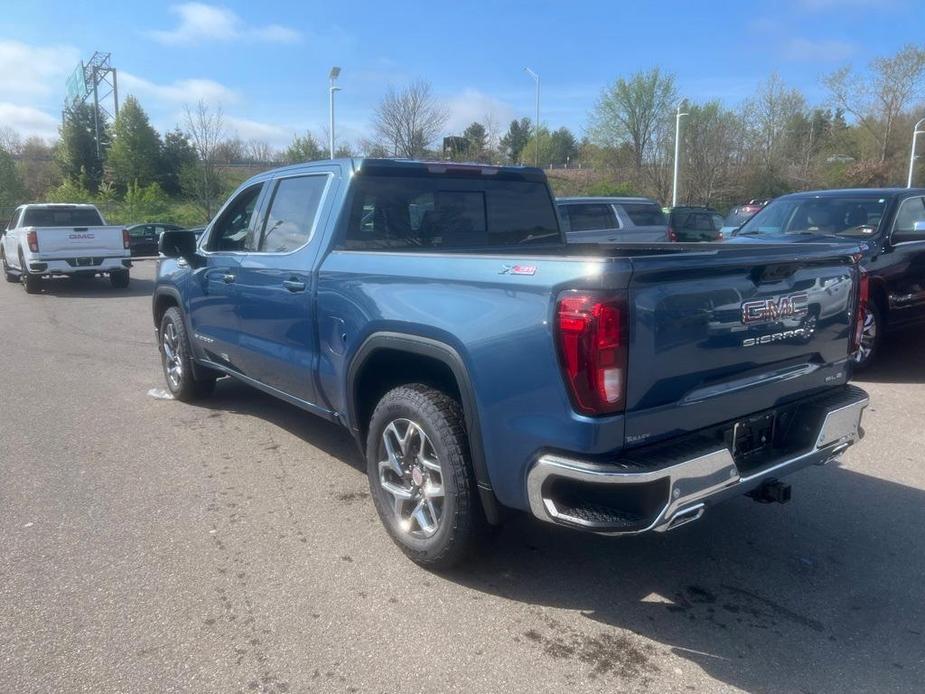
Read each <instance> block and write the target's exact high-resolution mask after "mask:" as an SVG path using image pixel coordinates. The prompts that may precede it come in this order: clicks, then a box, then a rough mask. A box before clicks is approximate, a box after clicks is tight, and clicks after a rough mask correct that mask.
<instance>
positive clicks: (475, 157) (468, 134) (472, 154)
mask: <svg viewBox="0 0 925 694" xmlns="http://www.w3.org/2000/svg"><path fill="white" fill-rule="evenodd" d="M462 136H463V137H464V138H465V139H466V142H467V150H468V151H467V152H466V156H467V157H468V159H469V160H470V161H482V160H483V159H485V156H486V151H487V149H488V132H487V131H486V130H485V126H484V125H482V124H481V123H479V122H475V123H472V124H471V125H470V126H469V127H468V128H466V129H465V130H464V131H463V135H462Z"/></svg>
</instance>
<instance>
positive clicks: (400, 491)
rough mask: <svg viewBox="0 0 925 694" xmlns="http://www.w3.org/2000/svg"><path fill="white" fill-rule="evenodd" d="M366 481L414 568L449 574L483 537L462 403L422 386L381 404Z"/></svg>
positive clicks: (375, 415)
mask: <svg viewBox="0 0 925 694" xmlns="http://www.w3.org/2000/svg"><path fill="white" fill-rule="evenodd" d="M366 463H367V474H368V476H369V486H370V491H371V492H372V497H373V500H374V502H375V505H376V510H377V511H378V513H379V517H380V519H381V520H382V523H383V524H384V525H385V527H386V530H387V531H388V533H389V535H390V536H391V537H392V539H393V540H394V541H395V543H396V544H397V545H398V546H399V547H400V548H401V550H402V551H403V552H404V553H405V554H406V555H408V556H409V557H410V558H411V559H412V560H413V561H415V562H417V563H418V564H421V565H423V566H427V567H430V568H447V567H449V566H452V565H453V564H455V563H456V562H458V561H459V560H460V559H462V558H463V557H464V556H465V555H466V554H467V553H468V552H469V551H470V550H471V549H473V548H474V546H475V545H476V543H477V541H478V540H479V539H480V538H481V536H482V535H483V534H484V531H485V530H486V522H485V518H484V515H483V513H482V509H481V506H480V504H479V501H478V492H477V490H476V485H475V479H474V476H473V474H472V467H471V465H470V462H469V445H468V438H467V436H466V427H465V420H464V418H463V413H462V408H461V407H460V405H459V403H458V402H456V400H454V399H453V398H451V397H449V396H448V395H446V394H445V393H442V392H441V391H438V390H436V389H434V388H431V387H429V386H425V385H422V384H411V385H404V386H400V387H398V388H395V389H394V390H391V391H389V392H388V393H386V394H385V396H384V397H383V398H382V399H381V400H380V401H379V404H378V405H377V406H376V410H375V412H373V416H372V419H371V420H370V425H369V434H368V437H367V444H366Z"/></svg>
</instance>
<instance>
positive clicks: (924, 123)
mask: <svg viewBox="0 0 925 694" xmlns="http://www.w3.org/2000/svg"><path fill="white" fill-rule="evenodd" d="M922 126H925V118H922V119H921V120H920V121H919V122H918V123H916V124H915V127H914V128H912V151H911V152H909V178H908V179H906V188H911V187H912V170H913V169H914V168H915V141H916V139H917V138H918V136H919V135H921V134H922V133H925V130H921V128H922Z"/></svg>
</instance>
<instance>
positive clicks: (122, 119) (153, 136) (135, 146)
mask: <svg viewBox="0 0 925 694" xmlns="http://www.w3.org/2000/svg"><path fill="white" fill-rule="evenodd" d="M160 156H161V138H160V136H159V135H158V134H157V131H156V130H155V129H154V128H153V127H151V123H150V121H149V120H148V114H146V113H145V112H144V110H143V109H142V108H141V105H140V104H139V103H138V100H137V99H136V98H135V97H133V96H129V97H127V98H126V99H125V101H124V102H123V103H122V108H121V109H120V110H119V115H118V116H116V120H115V122H114V123H113V126H112V146H111V147H110V148H109V154H108V156H107V159H106V163H107V165H108V168H109V171H110V174H111V175H112V180H113V183H115V184H116V185H117V186H118V187H119V188H123V189H124V188H128V186H129V185H130V184H137V185H138V186H141V187H145V186H147V185H148V184H150V183H153V182H154V181H155V180H156V178H157V176H158V173H159V166H160Z"/></svg>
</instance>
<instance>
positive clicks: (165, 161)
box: [160, 128, 196, 195]
mask: <svg viewBox="0 0 925 694" xmlns="http://www.w3.org/2000/svg"><path fill="white" fill-rule="evenodd" d="M195 164H196V150H195V149H193V146H192V145H191V144H190V141H189V140H188V139H187V138H186V134H185V133H184V132H183V131H182V130H180V128H174V129H173V130H171V131H170V132H169V133H166V134H165V135H164V144H163V146H162V147H161V163H160V184H161V188H163V190H164V192H165V193H167V194H168V195H179V194H180V192H181V191H182V189H183V187H182V185H181V184H180V172H182V171H183V169H184V167H187V166H195Z"/></svg>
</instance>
